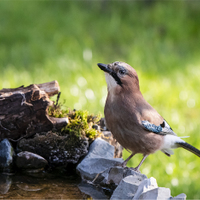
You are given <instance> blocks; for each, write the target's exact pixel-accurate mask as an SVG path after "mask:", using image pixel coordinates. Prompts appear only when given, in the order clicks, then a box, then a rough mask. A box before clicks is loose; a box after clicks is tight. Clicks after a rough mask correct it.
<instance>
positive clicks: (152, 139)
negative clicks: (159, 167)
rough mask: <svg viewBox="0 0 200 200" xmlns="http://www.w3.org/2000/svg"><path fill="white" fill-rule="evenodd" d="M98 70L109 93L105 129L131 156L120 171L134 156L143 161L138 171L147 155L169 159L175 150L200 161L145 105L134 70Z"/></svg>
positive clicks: (117, 66)
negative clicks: (185, 151) (103, 77)
mask: <svg viewBox="0 0 200 200" xmlns="http://www.w3.org/2000/svg"><path fill="white" fill-rule="evenodd" d="M98 66H99V68H100V69H101V70H103V71H104V72H105V77H106V82H107V89H108V95H107V100H106V104H105V108H104V114H105V123H106V126H107V128H108V129H109V130H110V131H111V132H112V134H113V135H114V137H115V138H116V140H117V141H118V142H119V143H120V144H121V145H122V146H123V147H124V148H125V149H127V150H130V151H131V152H132V154H131V155H130V156H129V157H128V158H127V159H126V160H125V161H124V162H123V163H122V166H123V167H125V166H126V164H127V162H128V161H129V160H130V159H131V158H132V157H133V156H134V155H135V154H137V153H141V154H143V156H144V157H143V159H142V161H141V162H140V163H139V165H138V166H137V167H136V168H134V169H135V170H136V171H139V167H140V166H141V164H142V163H143V162H144V160H145V159H146V158H147V156H148V155H149V154H152V153H155V152H156V151H157V150H161V151H162V152H163V153H165V154H166V155H167V156H170V155H172V154H173V151H172V149H174V148H178V147H182V148H184V149H187V150H188V151H191V152H192V153H194V154H196V155H197V156H199V157H200V151H199V150H198V149H196V148H195V147H193V146H191V145H190V144H188V143H186V142H185V141H183V140H182V139H181V138H180V137H178V136H177V135H176V134H175V133H174V131H173V130H172V128H171V127H170V126H169V124H168V123H167V122H166V121H165V119H164V118H163V117H162V116H161V115H159V113H158V112H157V111H156V110H155V109H154V108H153V107H152V106H151V105H150V104H149V103H147V102H146V100H145V99H144V97H143V96H142V93H141V92H140V87H139V79H138V76H137V73H136V71H135V69H133V68H132V67H131V66H130V65H128V64H127V63H124V62H114V63H111V64H108V65H107V64H102V63H98Z"/></svg>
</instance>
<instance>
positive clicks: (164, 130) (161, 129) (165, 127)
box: [142, 120, 176, 135]
mask: <svg viewBox="0 0 200 200" xmlns="http://www.w3.org/2000/svg"><path fill="white" fill-rule="evenodd" d="M142 126H143V128H144V129H145V130H148V131H150V132H153V133H156V134H159V135H168V134H169V135H176V134H175V133H174V131H173V130H172V128H171V127H170V125H169V124H168V123H167V122H166V121H165V120H163V123H162V124H160V125H159V126H156V125H155V124H152V123H150V122H149V121H146V120H144V121H142Z"/></svg>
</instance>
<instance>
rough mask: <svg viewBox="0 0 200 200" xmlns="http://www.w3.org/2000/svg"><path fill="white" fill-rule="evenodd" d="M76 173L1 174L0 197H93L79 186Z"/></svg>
mask: <svg viewBox="0 0 200 200" xmlns="http://www.w3.org/2000/svg"><path fill="white" fill-rule="evenodd" d="M80 182H81V180H80V178H79V177H78V176H76V175H73V176H63V177H58V176H55V175H52V174H48V175H45V177H31V176H27V175H13V176H9V175H3V174H0V199H1V198H3V199H91V197H90V196H89V195H86V194H84V193H83V192H81V191H80V189H79V188H78V186H77V185H78V184H79V183H80Z"/></svg>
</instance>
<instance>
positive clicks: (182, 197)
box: [170, 193, 187, 200]
mask: <svg viewBox="0 0 200 200" xmlns="http://www.w3.org/2000/svg"><path fill="white" fill-rule="evenodd" d="M186 197H187V196H186V194H184V193H181V194H179V195H177V196H175V197H174V198H171V199H172V200H186ZM171 199H170V200H171Z"/></svg>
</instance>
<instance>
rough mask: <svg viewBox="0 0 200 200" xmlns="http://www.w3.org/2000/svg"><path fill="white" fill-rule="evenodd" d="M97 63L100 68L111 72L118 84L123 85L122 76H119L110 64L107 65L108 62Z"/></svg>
mask: <svg viewBox="0 0 200 200" xmlns="http://www.w3.org/2000/svg"><path fill="white" fill-rule="evenodd" d="M97 65H98V66H99V68H100V69H101V70H103V71H104V72H107V73H108V74H110V75H111V76H112V77H113V78H114V79H115V81H116V82H117V84H118V85H120V86H121V87H122V82H121V80H120V78H119V77H118V76H117V74H116V72H114V71H113V70H112V69H110V68H108V65H106V64H102V63H98V64H97Z"/></svg>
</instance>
